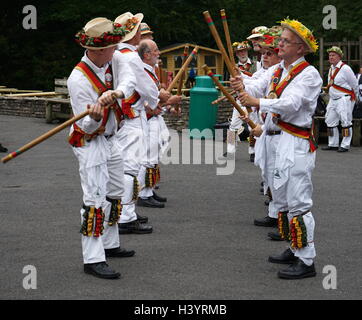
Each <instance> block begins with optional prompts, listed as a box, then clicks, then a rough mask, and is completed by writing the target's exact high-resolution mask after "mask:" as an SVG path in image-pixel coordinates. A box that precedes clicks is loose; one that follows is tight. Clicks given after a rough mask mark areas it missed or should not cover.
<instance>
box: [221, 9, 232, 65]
mask: <svg viewBox="0 0 362 320" xmlns="http://www.w3.org/2000/svg"><path fill="white" fill-rule="evenodd" d="M220 14H221V20H222V24H223V26H224V32H225V39H226V44H227V47H228V51H229V58H230V60H231V62H232V63H233V65H234V66H235V58H234V50H233V46H232V44H231V39H230V31H229V25H228V21H227V18H226V12H225V9H221V10H220Z"/></svg>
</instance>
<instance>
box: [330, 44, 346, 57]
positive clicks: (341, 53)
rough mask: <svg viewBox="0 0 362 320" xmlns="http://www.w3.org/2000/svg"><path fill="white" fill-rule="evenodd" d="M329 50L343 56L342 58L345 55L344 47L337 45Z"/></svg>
mask: <svg viewBox="0 0 362 320" xmlns="http://www.w3.org/2000/svg"><path fill="white" fill-rule="evenodd" d="M327 52H328V53H330V52H335V53H337V54H338V55H339V56H340V57H341V59H342V58H343V55H344V54H343V51H342V49H341V48H340V47H337V46H333V47H332V48H329V49H327Z"/></svg>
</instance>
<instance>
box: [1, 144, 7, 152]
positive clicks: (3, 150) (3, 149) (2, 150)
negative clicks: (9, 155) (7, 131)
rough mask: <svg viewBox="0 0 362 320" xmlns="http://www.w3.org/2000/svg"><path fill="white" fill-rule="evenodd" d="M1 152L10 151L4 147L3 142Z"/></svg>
mask: <svg viewBox="0 0 362 320" xmlns="http://www.w3.org/2000/svg"><path fill="white" fill-rule="evenodd" d="M0 152H8V149H7V148H5V147H3V146H2V144H0Z"/></svg>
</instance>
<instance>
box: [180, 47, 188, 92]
mask: <svg viewBox="0 0 362 320" xmlns="http://www.w3.org/2000/svg"><path fill="white" fill-rule="evenodd" d="M188 55H189V46H185V49H184V54H183V58H182V66H183V65H184V64H185V62H186V59H187V58H186V57H187V56H188ZM182 66H181V67H182ZM185 74H186V71H185V72H184V73H183V74H182V76H181V79H180V82H179V83H178V87H177V95H178V96H181V95H182V85H183V80H184V78H185Z"/></svg>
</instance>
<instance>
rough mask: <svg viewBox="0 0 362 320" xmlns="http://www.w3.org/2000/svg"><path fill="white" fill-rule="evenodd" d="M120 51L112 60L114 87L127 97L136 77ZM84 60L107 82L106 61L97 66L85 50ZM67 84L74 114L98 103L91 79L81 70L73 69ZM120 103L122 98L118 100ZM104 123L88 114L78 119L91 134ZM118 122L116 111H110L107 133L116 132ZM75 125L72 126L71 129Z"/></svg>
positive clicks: (80, 124) (107, 64) (78, 123)
mask: <svg viewBox="0 0 362 320" xmlns="http://www.w3.org/2000/svg"><path fill="white" fill-rule="evenodd" d="M120 55H121V54H120V53H117V52H115V53H114V55H113V59H112V61H111V65H112V73H113V87H114V88H116V89H117V90H121V91H122V92H123V94H124V95H125V97H126V98H127V97H129V96H130V95H131V94H132V93H133V92H134V87H135V85H136V79H135V77H134V75H133V73H132V70H131V69H130V68H129V67H128V65H127V64H124V63H123V62H122V61H121V60H120ZM82 61H84V62H85V63H87V64H88V65H89V66H90V67H91V69H92V70H93V72H94V73H95V74H96V75H97V76H98V78H99V79H100V80H101V81H103V82H105V73H106V70H107V68H108V66H109V63H106V64H105V65H104V66H102V67H100V68H99V67H97V66H96V65H95V64H94V63H93V62H92V61H91V60H90V59H89V58H88V56H87V51H86V52H85V54H84V56H83V58H82ZM67 86H68V90H69V96H70V102H71V105H72V109H73V113H74V115H78V114H80V113H82V112H84V111H86V110H87V105H88V104H96V103H97V100H98V93H97V92H96V91H95V90H94V88H93V86H92V84H91V83H90V81H89V80H88V79H87V78H86V76H85V75H84V74H83V73H82V72H81V71H79V70H77V69H73V71H72V73H71V74H70V76H69V78H68V81H67ZM118 103H119V104H120V100H118ZM101 124H102V120H101V121H99V122H97V121H95V120H93V119H92V118H91V117H90V116H86V117H84V118H83V119H81V120H79V121H77V125H78V126H79V127H80V128H81V129H82V130H83V131H84V132H86V133H88V134H91V133H93V132H95V131H96V130H97V129H98V128H99V127H100V126H101ZM117 129H118V128H117V122H116V117H115V115H114V112H110V115H109V119H108V121H107V124H106V130H105V133H104V134H105V135H110V134H114V133H115V132H116V131H117ZM72 130H73V126H72V127H71V131H72Z"/></svg>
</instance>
